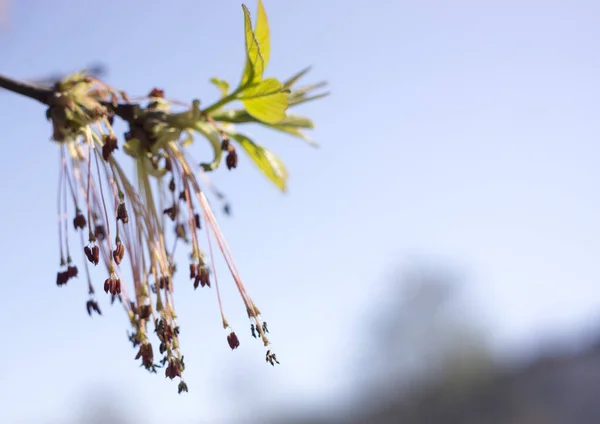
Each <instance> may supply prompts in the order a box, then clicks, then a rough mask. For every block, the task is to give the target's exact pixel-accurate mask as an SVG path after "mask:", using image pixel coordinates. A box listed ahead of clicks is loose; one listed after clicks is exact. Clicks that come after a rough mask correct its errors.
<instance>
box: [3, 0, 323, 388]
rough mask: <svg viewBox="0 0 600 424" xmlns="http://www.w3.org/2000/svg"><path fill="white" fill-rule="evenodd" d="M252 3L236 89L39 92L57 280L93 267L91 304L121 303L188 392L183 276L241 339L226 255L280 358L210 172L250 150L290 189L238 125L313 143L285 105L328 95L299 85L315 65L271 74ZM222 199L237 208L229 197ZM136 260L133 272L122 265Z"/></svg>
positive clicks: (72, 80) (144, 355)
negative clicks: (178, 307)
mask: <svg viewBox="0 0 600 424" xmlns="http://www.w3.org/2000/svg"><path fill="white" fill-rule="evenodd" d="M243 10H244V19H245V35H246V56H247V57H246V66H245V69H244V73H243V76H242V78H241V81H240V83H239V84H238V86H237V88H235V89H233V90H230V88H229V84H228V83H227V82H225V81H223V80H219V79H216V78H215V79H213V80H212V82H213V83H214V84H215V85H216V86H217V87H218V88H219V89H220V91H221V98H220V99H219V100H218V101H217V102H215V103H214V104H212V105H211V106H208V107H206V108H204V109H203V108H201V107H200V102H199V101H198V100H194V101H193V103H192V104H191V105H185V104H183V103H181V102H176V101H171V100H168V99H167V98H166V97H165V93H164V92H163V91H162V90H160V89H156V88H155V89H152V90H151V91H150V93H149V94H148V95H147V96H146V97H144V98H141V99H133V100H132V99H130V98H129V97H128V96H127V95H126V94H125V93H124V92H122V91H119V90H116V89H114V88H112V87H111V86H109V85H108V84H106V83H105V82H103V81H101V80H100V79H98V78H95V77H92V76H89V75H87V74H86V73H85V72H82V73H78V74H75V75H72V76H69V77H67V78H65V79H63V80H62V81H60V82H58V83H56V84H55V85H54V86H53V87H52V88H50V89H47V92H45V95H44V96H43V97H39V96H37V97H34V98H36V99H37V100H40V101H42V102H43V103H45V104H47V105H48V110H47V117H48V119H49V120H50V121H51V123H52V129H53V131H52V139H53V140H54V141H56V142H57V144H58V147H59V151H60V170H59V190H58V214H59V224H58V231H59V242H60V267H61V268H60V270H59V272H58V274H57V279H56V284H57V285H58V286H63V285H66V284H68V283H69V282H70V280H72V279H74V278H77V277H78V276H80V271H79V267H81V265H83V268H84V273H85V275H86V276H87V284H88V287H89V290H88V291H89V296H90V297H89V300H87V304H86V308H87V312H88V313H89V314H90V315H92V314H101V309H100V306H99V302H98V296H100V294H103V295H106V296H108V297H109V298H110V299H111V301H112V302H114V301H118V302H120V303H121V304H122V305H123V307H124V308H125V311H126V313H127V315H128V318H129V322H130V324H131V327H132V331H131V332H130V336H129V339H130V341H131V343H132V344H133V346H134V347H135V348H136V350H137V355H136V359H138V360H140V361H141V364H142V365H143V366H144V367H145V368H146V369H147V370H148V371H150V372H157V369H158V368H161V369H162V370H164V373H165V375H166V376H167V377H169V378H170V379H173V378H176V377H177V378H179V379H180V382H179V392H180V393H181V392H182V391H187V385H186V383H185V382H184V380H183V378H182V373H183V371H184V369H185V364H184V360H183V359H184V357H183V354H182V352H181V349H180V345H179V333H180V328H179V326H178V324H177V315H176V313H175V306H174V295H173V294H174V290H173V289H174V284H182V283H183V281H181V280H184V281H185V280H188V278H189V280H188V283H189V284H191V285H193V287H194V288H195V289H196V288H211V287H214V289H215V291H216V295H217V299H218V303H219V308H220V313H221V320H222V324H223V327H224V329H225V330H226V332H227V336H226V339H227V343H228V344H229V347H230V348H231V349H236V348H238V346H239V345H240V342H239V339H238V336H237V335H236V333H235V332H234V331H233V330H232V329H231V327H230V325H229V322H228V321H227V318H226V316H225V312H224V311H223V307H222V304H221V296H220V292H219V280H218V278H217V275H218V273H217V272H216V271H217V270H216V269H215V267H214V255H216V254H220V255H222V257H223V258H224V262H225V263H226V265H227V268H228V271H229V274H231V277H232V279H233V282H234V284H235V285H236V287H237V290H238V292H239V294H240V296H241V298H242V301H243V303H244V305H245V307H246V311H247V314H248V317H249V319H250V330H251V334H252V336H254V337H255V338H259V339H261V340H262V342H263V344H264V345H265V347H267V349H268V350H267V351H266V361H267V362H268V363H270V364H271V365H274V364H276V363H279V362H278V360H277V357H276V355H275V353H273V351H272V350H271V349H270V348H269V347H268V346H269V340H268V338H267V333H268V327H267V323H266V321H265V320H264V319H263V318H262V316H261V312H260V310H259V308H258V307H257V305H256V303H255V302H254V300H253V299H252V298H251V297H250V295H249V293H248V291H247V290H246V288H245V287H244V284H243V283H242V278H241V276H240V273H239V271H238V269H237V267H236V264H235V261H234V259H233V256H232V254H231V251H230V249H229V247H228V245H227V242H226V240H225V237H224V236H223V234H222V232H221V230H220V228H219V225H218V223H217V220H216V218H215V215H214V213H213V210H212V209H211V207H210V205H209V201H208V199H207V197H206V195H205V191H204V189H209V190H212V193H213V194H214V195H215V196H216V197H217V199H219V200H221V201H223V202H224V197H223V195H222V194H221V193H219V192H218V191H216V189H214V187H212V186H211V184H210V181H209V180H208V179H207V178H206V173H207V172H209V171H212V170H214V169H216V168H217V167H218V166H219V165H220V164H221V163H222V161H223V156H225V165H226V166H227V168H228V169H230V170H232V169H235V168H236V167H237V166H238V152H237V148H241V149H242V150H243V151H245V152H246V153H247V154H248V155H249V157H250V158H251V159H252V160H253V161H254V163H255V164H256V165H257V166H258V168H259V169H260V170H261V171H262V172H263V173H264V174H265V175H266V176H267V177H268V178H269V179H270V180H271V181H272V182H273V183H275V184H276V185H277V186H278V187H279V188H280V189H281V190H285V188H286V179H287V171H286V169H285V167H284V165H283V163H282V162H281V161H280V160H279V159H278V158H277V157H276V156H275V155H274V154H273V153H271V152H270V151H268V150H267V149H265V148H264V147H262V146H260V145H258V144H256V143H254V142H253V141H252V140H251V139H250V138H248V137H247V136H245V135H243V134H241V133H239V132H237V130H236V124H243V123H258V124H261V125H264V126H267V127H269V128H272V129H275V130H279V131H283V132H286V133H289V134H292V135H295V136H298V137H302V138H304V139H306V140H308V141H310V140H309V139H308V138H307V137H306V136H305V135H304V134H303V132H302V129H307V128H312V127H313V125H312V122H311V121H310V120H309V119H308V118H305V117H302V116H297V115H290V114H288V112H287V111H288V109H289V108H290V107H291V106H294V105H297V104H301V103H303V102H306V101H310V100H314V99H317V98H320V97H323V96H325V95H326V94H327V93H321V94H316V95H313V94H312V92H313V91H314V90H315V89H317V88H320V87H322V86H323V84H322V83H321V84H315V85H311V86H307V87H301V88H297V89H295V88H293V86H294V84H295V83H296V82H297V81H298V79H299V78H300V77H302V76H303V75H304V74H305V73H306V72H307V70H304V71H302V72H300V73H298V74H297V75H295V76H294V77H292V78H291V79H289V80H288V81H286V82H283V83H282V82H279V81H278V80H277V79H275V78H267V79H263V72H264V69H265V67H266V65H267V62H268V59H269V52H270V41H269V27H268V22H267V18H266V13H265V11H264V8H263V6H262V4H261V2H260V1H259V7H258V14H257V21H256V25H255V28H252V25H251V20H250V14H249V12H248V9H247V8H246V7H245V6H243ZM5 87H7V86H6V85H5ZM233 101H241V102H242V104H243V108H242V109H233V110H225V109H224V106H225V105H226V104H228V103H230V102H233ZM115 119H121V120H122V121H124V122H125V123H126V124H127V126H128V131H127V132H126V133H125V134H124V137H122V138H121V137H119V136H118V135H117V134H116V133H115V131H114V129H113V123H114V120H115ZM197 135H200V136H202V137H204V138H205V139H207V140H208V141H209V142H210V144H211V146H212V147H213V151H214V157H213V158H212V160H211V161H208V162H206V163H200V164H198V163H197V162H196V161H195V160H194V159H193V158H192V157H191V155H190V152H189V149H188V146H189V145H190V144H191V143H192V142H193V141H194V140H195V137H196V136H197ZM123 153H124V154H123ZM127 158H129V159H128V161H130V162H132V163H133V165H134V173H135V183H134V182H132V180H131V179H130V178H129V177H128V176H127V174H126V170H125V169H124V166H123V163H122V162H123V159H127ZM224 207H225V210H226V211H227V210H228V209H227V208H228V205H227V204H225V205H224ZM172 234H174V236H171V235H172ZM70 236H76V238H77V240H76V241H77V242H78V243H79V244H80V247H78V249H81V250H82V252H83V254H84V255H82V257H83V258H84V260H83V264H81V263H80V264H78V265H79V267H78V266H77V265H76V264H75V262H74V260H73V256H72V252H73V249H74V247H73V246H72V240H71V239H70ZM170 241H171V242H170ZM178 244H184V245H186V246H187V248H188V251H189V262H188V263H185V264H181V263H175V258H174V252H175V248H176V246H177V245H178ZM77 256H79V255H77ZM126 266H127V267H128V269H127V271H128V273H127V275H125V274H124V272H123V271H125V269H126V268H124V267H126ZM92 267H102V269H104V270H105V275H104V279H103V280H102V281H100V282H98V281H96V282H95V283H94V282H92V279H91V277H90V269H91V268H92ZM182 270H183V271H182ZM187 270H189V277H188V276H187ZM176 271H178V272H177V273H176ZM182 273H183V274H185V276H184V277H182V276H181V274H182ZM98 286H99V287H98ZM102 292H103V293H102ZM152 333H155V334H156V336H157V338H158V342H159V344H158V346H155V345H153V344H152V342H151V334H152Z"/></svg>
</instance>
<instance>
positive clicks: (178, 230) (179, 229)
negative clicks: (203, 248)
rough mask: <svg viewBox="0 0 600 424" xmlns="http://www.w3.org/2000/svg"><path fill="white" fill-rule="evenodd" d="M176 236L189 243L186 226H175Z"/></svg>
mask: <svg viewBox="0 0 600 424" xmlns="http://www.w3.org/2000/svg"><path fill="white" fill-rule="evenodd" d="M175 235H176V236H177V237H178V238H180V239H182V240H183V241H185V242H186V243H187V241H188V238H187V234H186V233H185V225H183V224H177V225H176V226H175Z"/></svg>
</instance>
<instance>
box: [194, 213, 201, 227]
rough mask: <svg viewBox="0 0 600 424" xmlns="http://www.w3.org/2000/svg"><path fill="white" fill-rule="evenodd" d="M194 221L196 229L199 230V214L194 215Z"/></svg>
mask: <svg viewBox="0 0 600 424" xmlns="http://www.w3.org/2000/svg"><path fill="white" fill-rule="evenodd" d="M194 221H195V222H196V228H197V229H199V230H200V229H201V228H200V215H199V214H196V215H194Z"/></svg>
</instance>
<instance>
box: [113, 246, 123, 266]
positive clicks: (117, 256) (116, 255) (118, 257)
mask: <svg viewBox="0 0 600 424" xmlns="http://www.w3.org/2000/svg"><path fill="white" fill-rule="evenodd" d="M124 256H125V246H123V243H117V246H116V247H115V250H114V252H113V259H114V260H115V263H116V264H117V265H119V264H120V263H121V261H122V260H123V257H124Z"/></svg>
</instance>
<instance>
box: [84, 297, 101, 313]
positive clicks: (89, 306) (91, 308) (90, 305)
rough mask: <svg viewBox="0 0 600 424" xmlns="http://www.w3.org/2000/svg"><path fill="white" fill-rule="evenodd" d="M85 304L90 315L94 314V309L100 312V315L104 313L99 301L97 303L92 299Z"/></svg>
mask: <svg viewBox="0 0 600 424" xmlns="http://www.w3.org/2000/svg"><path fill="white" fill-rule="evenodd" d="M85 306H86V309H87V311H88V314H89V316H92V311H95V312H96V313H98V315H102V311H100V307H99V306H98V303H96V301H94V300H91V299H90V300H88V301H87V303H86V305H85Z"/></svg>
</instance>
